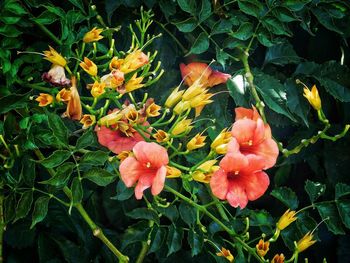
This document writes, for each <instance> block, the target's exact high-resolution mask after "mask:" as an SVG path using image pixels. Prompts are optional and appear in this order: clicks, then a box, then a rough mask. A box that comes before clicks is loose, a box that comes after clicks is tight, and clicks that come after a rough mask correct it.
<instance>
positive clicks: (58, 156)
mask: <svg viewBox="0 0 350 263" xmlns="http://www.w3.org/2000/svg"><path fill="white" fill-rule="evenodd" d="M70 156H71V152H70V151H66V150H57V151H54V152H53V154H51V155H50V156H49V157H47V158H46V159H44V160H42V161H39V163H40V164H42V165H43V166H45V167H46V168H54V167H56V166H59V165H60V164H62V163H63V162H64V161H66V160H67V159H69V157H70Z"/></svg>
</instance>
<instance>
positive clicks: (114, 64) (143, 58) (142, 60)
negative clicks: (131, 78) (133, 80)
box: [109, 49, 149, 74]
mask: <svg viewBox="0 0 350 263" xmlns="http://www.w3.org/2000/svg"><path fill="white" fill-rule="evenodd" d="M148 62H149V58H148V56H147V55H146V54H145V53H143V52H142V51H141V50H139V49H137V50H135V51H133V52H131V53H130V54H129V55H127V56H126V57H125V58H124V59H118V58H116V57H115V58H113V59H112V61H111V63H110V65H109V66H110V68H111V69H112V68H113V69H119V70H121V71H122V72H124V73H125V74H127V73H130V72H132V71H135V70H137V69H138V68H140V67H142V66H144V65H146V64H148Z"/></svg>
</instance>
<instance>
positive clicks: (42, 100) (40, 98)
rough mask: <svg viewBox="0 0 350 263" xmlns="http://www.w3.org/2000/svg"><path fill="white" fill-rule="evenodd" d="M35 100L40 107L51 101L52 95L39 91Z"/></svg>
mask: <svg viewBox="0 0 350 263" xmlns="http://www.w3.org/2000/svg"><path fill="white" fill-rule="evenodd" d="M35 100H36V101H37V102H39V106H40V107H45V106H47V105H50V104H51V103H52V102H53V97H52V96H51V95H50V94H46V93H40V94H39V96H38V97H37V98H36V99H35Z"/></svg>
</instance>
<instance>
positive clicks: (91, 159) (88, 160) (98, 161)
mask: <svg viewBox="0 0 350 263" xmlns="http://www.w3.org/2000/svg"><path fill="white" fill-rule="evenodd" d="M107 159H108V153H107V152H103V151H100V150H98V151H93V152H87V153H85V154H84V155H83V157H82V158H81V161H80V163H82V164H91V165H103V164H104V163H105V162H106V161H107Z"/></svg>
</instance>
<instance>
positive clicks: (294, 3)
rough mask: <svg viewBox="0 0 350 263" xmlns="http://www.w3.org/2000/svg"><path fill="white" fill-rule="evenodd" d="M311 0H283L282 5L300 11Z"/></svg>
mask: <svg viewBox="0 0 350 263" xmlns="http://www.w3.org/2000/svg"><path fill="white" fill-rule="evenodd" d="M311 1H312V0H285V1H284V5H285V6H286V7H288V8H289V9H291V10H293V11H300V10H301V9H303V8H304V6H305V5H306V4H308V3H310V2H311Z"/></svg>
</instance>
